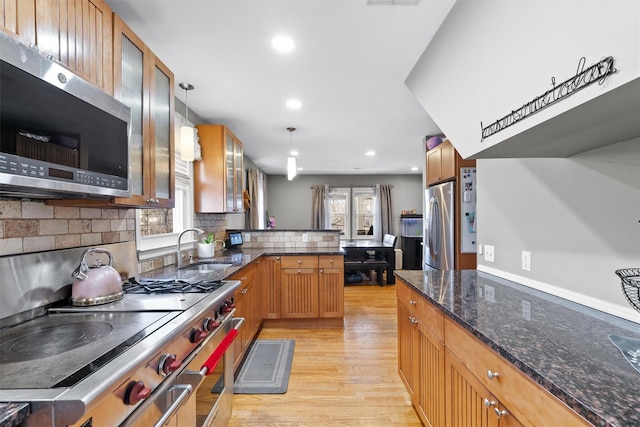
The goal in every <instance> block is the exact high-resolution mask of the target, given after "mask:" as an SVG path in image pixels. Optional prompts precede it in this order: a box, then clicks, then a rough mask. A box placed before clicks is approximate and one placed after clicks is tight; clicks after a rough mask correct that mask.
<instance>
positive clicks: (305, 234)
mask: <svg viewBox="0 0 640 427" xmlns="http://www.w3.org/2000/svg"><path fill="white" fill-rule="evenodd" d="M302 241H303V242H308V241H309V235H308V234H307V233H303V234H302Z"/></svg>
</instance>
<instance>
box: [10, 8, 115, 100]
mask: <svg viewBox="0 0 640 427" xmlns="http://www.w3.org/2000/svg"><path fill="white" fill-rule="evenodd" d="M0 15H1V19H2V21H1V22H0V23H2V26H3V30H4V31H5V32H9V33H13V34H16V35H17V36H18V37H19V38H20V39H21V40H22V41H23V42H24V43H26V44H35V45H36V46H37V47H38V50H39V51H40V53H42V54H44V55H48V56H50V57H51V58H52V59H54V60H55V61H56V62H58V63H60V64H62V65H64V66H66V67H67V68H68V69H70V70H72V71H73V72H74V73H76V74H77V75H79V76H80V77H82V78H83V79H85V80H87V81H88V82H91V83H93V84H94V85H96V86H97V87H99V88H101V89H102V90H104V91H105V92H107V93H108V94H110V95H111V94H113V33H112V28H113V13H112V12H111V8H109V6H108V5H107V4H106V3H105V2H104V1H103V0H4V1H3V2H0Z"/></svg>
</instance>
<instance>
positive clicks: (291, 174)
mask: <svg viewBox="0 0 640 427" xmlns="http://www.w3.org/2000/svg"><path fill="white" fill-rule="evenodd" d="M296 172H297V165H296V158H295V157H289V158H287V179H288V180H289V181H291V180H292V179H293V178H295V176H296Z"/></svg>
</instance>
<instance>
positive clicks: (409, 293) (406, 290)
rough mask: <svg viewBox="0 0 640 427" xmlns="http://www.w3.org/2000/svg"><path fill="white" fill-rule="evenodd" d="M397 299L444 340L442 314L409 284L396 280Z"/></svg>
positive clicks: (412, 314)
mask: <svg viewBox="0 0 640 427" xmlns="http://www.w3.org/2000/svg"><path fill="white" fill-rule="evenodd" d="M397 283H398V285H397V286H396V289H397V295H398V301H399V302H401V303H402V304H403V305H404V306H405V307H407V309H408V310H409V314H410V315H411V316H414V317H416V318H417V319H418V320H420V323H422V324H423V325H424V326H426V327H427V329H429V330H430V331H431V332H432V333H433V334H434V335H435V336H437V337H438V338H439V339H440V340H441V341H444V314H443V313H442V312H441V311H440V310H438V309H437V308H436V307H435V306H434V305H433V304H431V303H430V302H429V301H427V299H426V298H425V297H423V296H422V295H420V294H419V293H418V292H416V291H415V290H414V289H412V288H411V287H409V285H407V284H405V283H403V282H402V281H401V280H398V282H397Z"/></svg>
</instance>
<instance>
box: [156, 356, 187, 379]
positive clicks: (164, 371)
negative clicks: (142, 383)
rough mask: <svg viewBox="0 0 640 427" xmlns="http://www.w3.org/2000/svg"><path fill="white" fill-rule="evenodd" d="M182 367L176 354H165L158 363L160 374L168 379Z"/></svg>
mask: <svg viewBox="0 0 640 427" xmlns="http://www.w3.org/2000/svg"><path fill="white" fill-rule="evenodd" d="M180 365H182V363H180V362H179V361H178V360H177V359H176V355H175V354H165V355H163V356H162V357H161V358H160V362H159V363H158V373H159V374H160V375H162V376H163V377H166V376H167V375H169V374H170V373H172V372H173V371H175V370H176V369H178V368H179V367H180Z"/></svg>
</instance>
